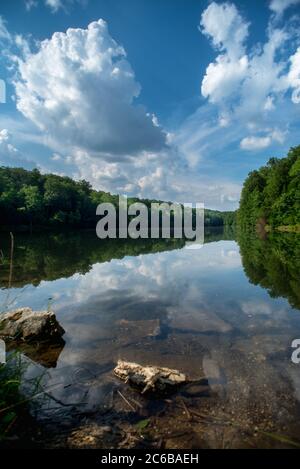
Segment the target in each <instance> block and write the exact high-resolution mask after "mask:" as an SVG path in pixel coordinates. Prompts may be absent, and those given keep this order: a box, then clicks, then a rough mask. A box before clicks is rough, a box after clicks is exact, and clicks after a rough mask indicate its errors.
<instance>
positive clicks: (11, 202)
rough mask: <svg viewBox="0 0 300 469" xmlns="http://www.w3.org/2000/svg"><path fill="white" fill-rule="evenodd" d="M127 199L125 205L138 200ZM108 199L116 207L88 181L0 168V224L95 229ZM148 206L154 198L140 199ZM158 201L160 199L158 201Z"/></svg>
mask: <svg viewBox="0 0 300 469" xmlns="http://www.w3.org/2000/svg"><path fill="white" fill-rule="evenodd" d="M138 201H139V200H138V199H136V198H135V199H133V198H132V199H128V204H130V203H133V202H138ZM103 202H110V203H112V204H114V205H115V206H116V207H117V205H118V196H117V195H112V194H110V193H108V192H103V191H96V190H94V189H93V188H92V186H91V185H90V183H89V182H87V181H84V180H82V181H74V180H73V179H71V178H69V177H64V176H58V175H55V174H41V173H40V172H39V171H38V170H37V169H34V170H33V171H27V170H25V169H22V168H7V167H0V222H1V226H2V227H12V226H13V227H15V226H23V227H35V228H36V227H39V228H42V227H46V228H60V227H61V228H62V227H80V228H95V226H96V222H97V218H96V208H97V206H98V205H99V204H100V203H103ZM141 202H143V203H145V204H146V205H147V206H148V207H150V205H151V203H152V202H157V201H154V200H148V199H147V200H141ZM158 202H160V201H158ZM234 219H235V214H234V212H219V211H214V210H206V211H205V224H206V225H210V226H220V225H227V224H229V225H230V224H232V223H234Z"/></svg>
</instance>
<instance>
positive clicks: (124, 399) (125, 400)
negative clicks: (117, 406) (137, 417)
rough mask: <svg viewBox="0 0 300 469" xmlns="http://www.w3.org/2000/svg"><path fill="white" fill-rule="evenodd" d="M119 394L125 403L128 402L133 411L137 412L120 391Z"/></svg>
mask: <svg viewBox="0 0 300 469" xmlns="http://www.w3.org/2000/svg"><path fill="white" fill-rule="evenodd" d="M117 393H118V394H119V396H120V397H121V398H122V399H123V401H124V402H126V404H127V405H128V406H129V407H130V409H131V410H133V412H135V411H136V409H135V408H134V407H133V405H132V404H131V403H130V402H129V401H128V400H127V399H126V397H125V396H123V394H122V393H121V391H119V389H117Z"/></svg>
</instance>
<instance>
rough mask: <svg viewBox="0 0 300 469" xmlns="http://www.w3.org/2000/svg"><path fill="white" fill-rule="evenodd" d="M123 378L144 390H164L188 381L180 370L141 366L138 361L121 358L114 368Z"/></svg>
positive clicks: (143, 391)
mask: <svg viewBox="0 0 300 469" xmlns="http://www.w3.org/2000/svg"><path fill="white" fill-rule="evenodd" d="M114 373H115V375H116V376H117V377H118V378H120V379H121V380H123V381H125V382H126V383H129V384H131V385H133V386H136V387H137V388H139V389H141V390H142V394H144V393H145V392H147V391H152V392H164V391H166V390H169V389H170V388H175V387H177V386H179V385H181V384H184V383H186V382H187V378H186V376H185V375H184V374H183V373H180V371H178V370H172V369H170V368H162V367H159V366H141V365H139V364H138V363H131V362H126V361H123V360H119V361H118V364H117V366H116V367H115V369H114Z"/></svg>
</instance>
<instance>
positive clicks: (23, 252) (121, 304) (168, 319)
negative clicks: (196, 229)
mask: <svg viewBox="0 0 300 469" xmlns="http://www.w3.org/2000/svg"><path fill="white" fill-rule="evenodd" d="M283 236H284V237H285V235H283ZM225 237H227V238H231V240H222V241H220V239H222V238H224V233H223V234H222V233H216V232H211V233H207V237H206V241H207V243H206V244H205V245H204V246H203V248H202V249H200V250H197V251H190V250H185V249H181V248H182V245H178V244H177V243H176V242H174V241H173V242H170V243H168V244H167V245H165V244H164V243H162V242H159V241H156V242H155V243H154V244H153V245H152V244H151V243H150V244H144V243H141V245H140V246H139V245H138V244H128V243H127V244H126V243H123V244H122V243H121V244H120V245H119V244H118V243H116V244H115V245H114V244H113V243H111V244H108V245H106V246H99V244H98V248H97V246H96V244H94V241H93V240H92V237H90V235H88V236H87V235H85V236H83V237H82V236H81V235H76V236H75V240H76V242H75V243H74V244H72V242H71V240H70V238H69V239H68V240H67V244H66V243H63V242H61V241H60V238H59V242H58V241H57V240H56V239H54V240H53V239H52V238H51V241H49V237H48V238H47V241H46V240H45V241H44V243H45V244H43V245H42V246H43V248H42V249H40V250H39V251H38V252H36V251H35V250H34V248H33V243H34V242H35V241H34V240H33V239H32V240H31V241H29V240H27V241H26V240H25V238H24V240H22V243H20V245H19V246H22V249H19V247H18V244H17V248H16V259H15V264H14V279H15V282H16V283H15V287H14V288H12V289H11V290H10V292H9V293H10V298H11V304H12V306H18V305H26V306H30V307H32V308H34V309H41V308H45V306H46V305H47V304H48V302H49V298H52V300H51V302H52V303H51V304H52V308H53V309H54V310H55V312H56V313H57V316H58V319H59V321H60V322H61V324H62V326H63V328H64V329H65V330H66V335H65V336H64V340H65V341H66V344H65V347H64V348H63V349H62V350H61V351H60V355H59V358H58V361H57V366H56V368H55V369H54V368H53V369H49V370H48V372H47V376H46V380H47V386H50V387H51V386H52V385H53V386H54V385H55V386H56V388H55V390H54V391H53V395H54V396H55V398H56V399H57V400H58V401H60V402H63V403H64V404H65V405H68V404H71V403H76V402H78V403H84V406H85V410H86V411H95V410H97V411H99V409H102V410H103V409H105V408H106V409H107V408H111V407H112V406H113V409H114V411H117V410H118V409H119V407H118V406H121V402H120V399H119V400H118V399H117V398H116V397H114V398H112V396H114V394H113V392H114V389H118V388H119V387H120V386H125V387H124V389H123V388H122V391H123V392H125V393H127V394H126V395H128V393H129V392H130V391H129V390H128V389H127V388H126V385H123V384H121V383H119V382H118V380H117V379H116V378H114V376H113V374H112V369H113V367H114V364H115V363H116V361H117V360H118V359H119V358H123V359H126V360H130V361H137V362H139V363H141V364H154V365H162V366H168V367H172V368H177V369H180V370H182V371H183V372H184V373H186V374H187V375H188V376H189V377H190V378H191V379H195V380H197V379H199V378H200V377H205V378H206V380H207V385H206V386H204V387H203V386H202V387H201V386H197V385H195V386H192V387H191V386H190V387H188V388H185V389H182V396H183V397H184V398H185V399H187V400H188V405H189V406H190V408H191V409H196V410H197V409H201V411H202V412H203V411H207V412H208V413H209V414H210V415H215V416H216V417H217V418H218V419H225V420H226V421H228V419H230V420H231V421H233V422H235V424H236V425H235V426H228V425H224V426H222V425H221V426H220V425H219V426H212V425H208V426H207V428H206V427H205V432H204V433H203V424H202V427H201V429H200V428H198V427H197V425H198V424H197V425H196V423H195V424H194V426H193V432H194V433H193V432H192V431H191V429H190V427H189V431H188V434H189V439H188V440H184V441H180V440H176V442H175V441H173V440H172V441H171V440H170V441H169V443H166V445H169V446H170V447H176V445H179V447H180V445H181V446H185V447H193V445H194V447H195V445H196V446H200V447H207V446H208V447H222V446H225V447H249V446H267V447H268V446H278V445H279V446H280V443H279V442H278V440H277V441H276V442H275V441H274V440H273V439H270V438H269V437H266V436H262V435H263V434H262V433H260V432H262V431H263V432H267V433H272V432H275V433H276V434H278V433H283V434H288V435H289V437H290V438H293V439H298V440H299V439H300V438H299V436H300V426H299V416H300V408H299V402H300V374H299V371H300V368H299V366H298V367H297V365H294V364H293V363H292V362H291V343H292V340H293V339H294V338H296V337H300V314H299V312H298V311H295V309H293V308H292V307H291V306H290V305H289V303H288V301H287V300H286V299H285V298H283V297H286V298H287V299H288V300H289V301H290V303H291V304H292V305H293V306H294V307H296V305H297V304H298V303H297V302H296V301H295V298H297V294H299V291H298V289H297V285H296V284H295V282H297V275H298V273H299V270H298V272H296V271H295V269H294V268H292V262H289V263H288V262H287V261H288V260H289V259H290V257H289V256H290V254H286V256H285V255H284V252H285V251H287V250H288V249H289V250H291V249H292V251H289V253H291V252H293V253H294V254H295V252H296V251H295V247H292V246H290V245H289V243H288V241H284V242H283V241H276V243H277V244H276V245H275V244H273V242H272V241H271V243H272V244H270V245H268V244H261V243H262V242H261V241H259V243H258V244H257V245H255V246H254V245H253V243H252V241H251V242H250V241H249V243H248V244H247V243H246V242H243V240H242V241H240V247H241V253H242V258H241V256H240V252H239V251H240V248H239V245H238V244H237V243H236V242H235V241H234V240H232V238H233V236H232V233H227V235H226V236H225ZM285 239H287V238H285ZM209 241H212V242H209ZM36 243H37V245H40V244H39V243H40V242H39V241H36ZM47 243H50V244H47ZM57 243H58V246H61V248H60V250H59V251H58V252H57V253H56V250H55V249H54V247H53V246H57ZM266 243H268V242H267V241H266ZM274 243H275V241H274ZM278 243H279V244H278ZM47 246H51V249H49V248H48V247H47ZM164 246H165V248H164ZM275 246H276V247H275ZM279 246H280V249H279ZM29 253H30V255H29ZM64 253H65V255H64ZM146 253H148V254H146ZM271 254H272V255H271ZM276 255H277V256H278V260H277V261H276ZM294 257H297V256H296V254H295V255H294ZM30 259H31V260H30ZM36 259H38V260H39V261H40V263H41V264H42V266H43V269H41V271H38V268H37V266H36V264H35V262H36ZM242 259H243V263H244V268H245V271H246V273H247V275H248V276H249V277H250V280H251V281H253V279H254V277H253V276H254V275H255V274H256V277H255V285H253V284H251V283H250V282H249V281H248V278H247V276H246V275H245V273H244V269H243V264H242ZM271 259H272V261H271ZM274 259H275V260H274ZM287 264H288V265H289V267H287V266H286V265H287ZM249 265H250V267H249ZM278 265H279V266H280V269H281V270H279V274H280V275H281V276H283V274H282V272H284V281H285V282H286V286H285V287H284V285H285V283H284V281H283V279H282V278H281V282H280V283H276V282H274V283H273V284H272V282H273V281H274V279H278V278H279V277H280V275H279V274H278V275H279V277H278V276H277V275H275V274H271V273H272V269H271V266H272V267H274V266H275V267H276V268H278ZM34 269H35V270H34ZM283 269H284V270H283ZM249 272H251V274H250V273H249ZM276 272H278V270H276ZM295 274H296V277H295ZM251 276H252V277H251ZM4 277H5V276H4V274H3V277H1V278H3V283H4ZM26 284H27V286H26V288H25V289H24V285H26ZM260 285H261V286H263V287H265V288H262V287H261V286H260ZM298 285H299V283H298ZM279 287H280V288H281V290H280V292H281V293H279V290H278V288H279ZM266 288H267V289H268V290H267V289H266ZM272 288H273V289H274V290H271V289H272ZM275 290H276V291H278V294H277V295H276V296H277V297H276V298H275V297H274V296H275V295H274V294H273V291H274V292H275ZM269 292H272V295H273V297H270V295H269ZM295 293H296V297H295ZM0 295H1V297H0V301H1V300H2V301H4V298H6V295H7V290H5V289H3V290H2V291H0ZM298 298H299V296H298ZM39 372H40V366H37V367H34V366H32V367H31V368H30V369H29V370H28V374H29V375H34V374H35V373H37V374H38V373H39ZM58 383H60V384H61V386H57V384H58ZM177 398H178V396H175V397H174V399H173V400H172V404H170V406H169V407H167V408H166V409H165V411H164V414H163V415H161V414H159V418H158V415H157V408H156V407H155V406H154V407H151V405H150V406H149V403H148V402H146V400H145V402H144V401H143V400H142V401H141V402H142V407H143V409H144V410H143V412H144V411H145V412H146V410H147V412H148V413H147V416H150V417H151V419H153V422H155V423H156V426H158V428H159V431H165V430H168V429H173V428H174V426H175V427H177V426H178V425H181V426H182V427H184V428H185V426H186V425H187V422H186V418H185V420H183V421H180V422H179V421H178V419H179V420H180V418H182V411H178V409H177V410H176V405H177V403H178V402H177ZM135 399H136V396H135ZM172 406H175V407H172ZM145 409H146V410H145ZM119 410H120V409H119ZM59 411H60V409H59V406H58V412H59ZM64 411H66V410H65V408H64ZM160 411H161V408H160ZM44 412H45V413H47V408H44ZM124 412H125V415H127V414H126V412H128V409H127V411H126V410H124V409H123V410H122V415H123V414H124ZM58 415H60V414H58ZM51 416H52V418H54V416H53V413H52V414H51ZM180 416H181V417H180ZM57 418H58V417H57ZM59 418H61V416H60V417H59ZM157 419H158V420H157ZM241 428H242V429H243V431H242V430H241ZM254 428H257V429H258V433H257V432H256V433H255V432H254V431H253V429H254ZM249 429H250V430H249ZM200 430H201V431H200ZM192 434H193V435H194V436H193V437H192V436H191V435H192ZM199 435H200V436H199Z"/></svg>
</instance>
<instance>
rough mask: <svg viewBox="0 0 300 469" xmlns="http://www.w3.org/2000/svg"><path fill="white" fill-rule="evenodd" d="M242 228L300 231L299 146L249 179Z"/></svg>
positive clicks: (240, 218) (242, 207)
mask: <svg viewBox="0 0 300 469" xmlns="http://www.w3.org/2000/svg"><path fill="white" fill-rule="evenodd" d="M238 225H239V226H240V227H241V228H249V227H257V226H258V225H263V226H265V225H266V228H267V229H277V230H282V231H285V230H286V231H293V230H294V231H298V230H299V229H300V146H298V147H295V148H291V150H290V151H289V153H288V155H287V157H286V158H281V159H278V158H271V159H270V160H269V162H268V163H267V165H266V166H263V167H261V168H260V169H259V170H256V171H252V172H251V173H250V174H249V176H248V177H247V179H246V181H245V183H244V186H243V190H242V196H241V201H240V208H239V211H238Z"/></svg>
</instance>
